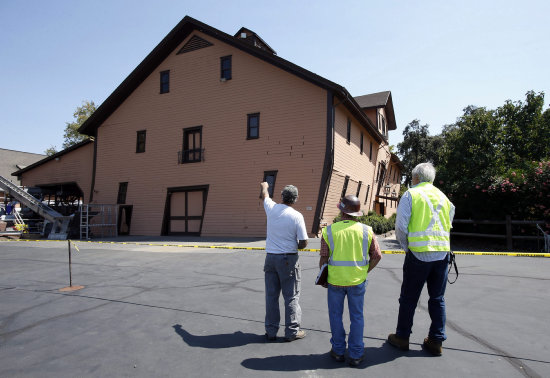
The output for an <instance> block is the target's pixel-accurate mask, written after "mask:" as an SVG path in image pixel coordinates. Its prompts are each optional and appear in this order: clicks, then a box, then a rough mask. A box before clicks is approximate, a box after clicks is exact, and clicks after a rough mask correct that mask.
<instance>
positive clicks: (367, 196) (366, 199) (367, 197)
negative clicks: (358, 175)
mask: <svg viewBox="0 0 550 378" xmlns="http://www.w3.org/2000/svg"><path fill="white" fill-rule="evenodd" d="M369 191H370V185H367V194H365V203H364V204H365V205H366V204H367V201H368V200H369Z"/></svg>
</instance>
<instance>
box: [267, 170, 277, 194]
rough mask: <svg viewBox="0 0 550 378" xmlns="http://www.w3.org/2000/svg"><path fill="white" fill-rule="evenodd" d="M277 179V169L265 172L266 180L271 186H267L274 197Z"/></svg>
mask: <svg viewBox="0 0 550 378" xmlns="http://www.w3.org/2000/svg"><path fill="white" fill-rule="evenodd" d="M276 179H277V171H266V172H264V182H267V183H268V184H269V188H267V192H268V193H269V198H273V193H274V190H275V180H276Z"/></svg>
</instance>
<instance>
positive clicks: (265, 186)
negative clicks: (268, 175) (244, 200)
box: [260, 181, 269, 201]
mask: <svg viewBox="0 0 550 378" xmlns="http://www.w3.org/2000/svg"><path fill="white" fill-rule="evenodd" d="M260 187H261V188H262V191H261V193H260V199H261V200H262V201H263V200H265V199H266V198H268V197H269V192H268V191H267V189H268V188H269V184H268V183H267V182H265V181H264V182H262V183H260Z"/></svg>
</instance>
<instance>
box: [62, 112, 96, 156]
mask: <svg viewBox="0 0 550 378" xmlns="http://www.w3.org/2000/svg"><path fill="white" fill-rule="evenodd" d="M95 110H96V106H95V104H94V102H93V101H82V106H79V107H77V108H76V110H75V112H74V113H73V117H74V121H73V122H67V125H66V127H65V133H64V135H63V138H64V139H65V141H64V142H63V149H65V148H69V147H71V146H73V145H75V144H77V143H80V142H82V141H83V140H85V139H87V138H88V136H86V135H83V134H80V133H79V132H78V129H79V128H80V126H82V124H83V123H84V122H85V121H86V120H87V119H88V117H90V116H91V115H92V113H93V112H95Z"/></svg>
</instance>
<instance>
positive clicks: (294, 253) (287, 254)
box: [267, 252, 298, 256]
mask: <svg viewBox="0 0 550 378" xmlns="http://www.w3.org/2000/svg"><path fill="white" fill-rule="evenodd" d="M267 254H268V255H280V256H290V255H297V254H298V252H292V253H269V252H267Z"/></svg>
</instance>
